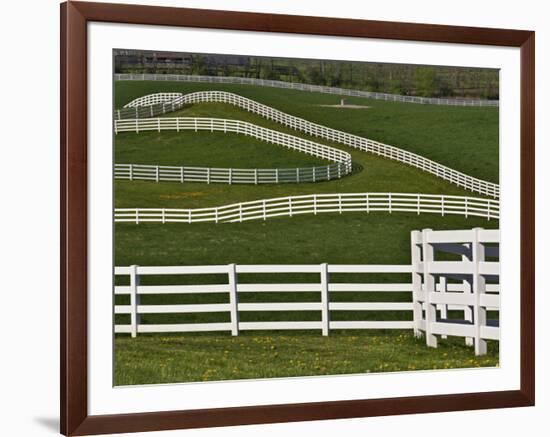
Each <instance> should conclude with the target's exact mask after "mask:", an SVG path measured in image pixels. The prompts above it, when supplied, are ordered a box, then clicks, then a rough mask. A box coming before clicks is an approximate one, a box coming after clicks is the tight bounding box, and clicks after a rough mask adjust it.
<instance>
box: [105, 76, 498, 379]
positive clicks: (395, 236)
mask: <svg viewBox="0 0 550 437" xmlns="http://www.w3.org/2000/svg"><path fill="white" fill-rule="evenodd" d="M199 89H226V90H228V91H232V92H236V93H239V94H241V95H244V96H247V97H250V98H253V99H255V100H258V101H260V102H262V103H265V104H268V105H271V106H274V107H276V108H278V109H281V110H284V111H285V112H288V113H290V114H293V115H298V116H302V117H304V118H306V119H308V120H311V121H316V122H320V123H323V124H326V125H328V126H331V127H335V128H339V129H342V130H345V131H349V132H354V133H357V134H360V135H364V136H368V137H370V138H373V139H378V140H380V141H384V142H387V143H389V144H393V145H396V146H399V147H402V148H404V149H408V150H411V151H415V152H417V153H420V154H422V155H424V156H427V157H430V158H432V159H435V160H437V161H439V162H441V163H445V164H447V165H449V166H450V167H452V168H455V169H458V170H461V171H464V172H465V173H467V174H471V175H473V176H478V177H481V178H483V179H487V180H494V181H496V180H498V168H497V163H498V159H497V158H496V156H498V154H497V155H495V153H498V110H497V109H494V108H455V107H432V106H422V105H410V104H398V103H387V102H380V101H371V100H366V99H351V98H350V99H348V101H349V103H360V104H367V105H369V106H371V107H370V108H369V109H364V110H350V109H348V110H341V109H333V108H324V107H321V106H319V105H321V104H331V103H337V101H338V98H337V97H336V96H328V95H323V94H315V93H306V92H298V91H287V90H278V89H269V88H260V87H251V86H221V85H212V86H211V85H207V84H205V85H199V84H183V83H173V84H171V83H160V82H143V83H142V82H117V84H116V102H117V107H120V106H122V104H123V103H126V102H128V101H129V100H131V99H133V98H135V97H139V96H142V95H145V94H148V93H153V92H160V91H181V92H191V91H195V90H199ZM167 116H191V117H193V116H206V117H222V118H235V119H241V120H246V121H251V122H253V123H256V124H259V125H262V126H265V127H269V128H271V129H277V130H280V131H283V132H290V133H292V134H293V135H297V136H301V137H306V138H308V136H307V135H305V134H301V133H299V132H296V131H292V130H289V129H287V128H284V127H282V126H280V125H278V124H276V123H273V122H270V121H268V120H265V119H263V118H261V117H258V116H256V115H254V114H250V113H247V112H245V111H242V110H240V109H238V108H235V107H233V106H230V105H223V104H215V103H208V104H197V105H191V106H188V107H185V108H183V109H182V110H180V111H178V112H177V113H173V114H167ZM314 140H315V141H319V142H322V143H324V144H328V145H331V146H334V147H338V148H341V149H343V150H346V151H348V152H350V153H351V154H352V158H353V163H354V171H353V173H352V174H351V175H349V176H346V177H344V178H342V179H340V180H337V181H329V182H322V183H311V184H284V185H257V186H255V185H231V186H230V185H225V184H211V185H209V184H197V183H185V184H179V183H167V182H162V183H154V182H145V181H116V183H115V206H116V207H163V208H199V207H208V206H218V205H223V204H228V203H233V202H243V201H248V200H255V199H262V198H270V197H279V196H289V195H300V194H312V193H337V192H369V191H370V192H376V191H379V192H388V191H393V192H419V193H434V194H456V195H472V194H471V193H469V192H466V191H464V190H462V189H459V188H457V187H455V186H453V185H451V184H449V183H447V182H445V181H443V180H441V179H438V178H436V177H434V176H431V175H429V174H427V173H424V172H422V171H420V170H417V169H414V168H412V167H409V166H406V165H403V164H400V163H398V162H395V161H390V160H387V159H384V158H380V157H377V156H374V155H370V154H367V153H365V152H361V151H357V150H355V149H350V148H347V147H345V146H342V145H338V144H334V143H331V142H328V141H322V140H319V139H314ZM495 150H496V152H495ZM438 157H442V158H444V159H439V158H438ZM115 162H117V163H139V164H157V165H193V166H215V167H239V168H254V167H263V168H274V167H279V168H285V167H286V168H290V167H296V166H303V167H306V166H313V165H319V164H325V163H326V161H325V162H324V161H322V160H319V159H317V158H314V157H310V156H308V155H305V154H301V153H298V152H293V151H289V150H286V149H284V148H281V147H279V146H277V145H272V144H266V143H262V142H259V141H256V140H254V139H250V138H246V137H244V136H240V135H239V136H238V135H228V134H221V133H208V132H199V133H194V132H180V133H173V132H162V133H160V134H159V133H157V132H148V133H140V134H134V133H125V134H119V135H117V136H116V140H115ZM243 163H245V164H243ZM475 196H476V197H479V196H477V195H475ZM478 226H479V227H485V228H496V227H498V221H487V220H485V219H479V218H471V217H470V218H464V217H459V216H445V217H440V216H438V215H431V214H430V215H428V214H425V215H418V216H417V215H414V214H403V213H394V214H388V213H373V214H366V213H345V214H342V215H339V214H323V215H319V216H298V217H293V218H276V219H270V220H268V221H266V222H263V221H252V222H245V223H234V224H212V223H209V224H207V223H205V224H200V223H198V224H193V225H187V224H165V225H162V224H140V225H135V224H132V223H117V224H116V225H115V245H114V246H115V247H114V250H115V265H130V264H138V265H200V264H228V263H241V264H296V263H300V264H304V263H322V262H328V263H335V264H362V263H365V264H408V263H410V231H411V230H414V229H423V228H433V229H464V228H472V227H478ZM251 276H253V277H251ZM276 276H277V277H276V278H275V275H249V276H241V275H239V278H238V280H239V282H277V281H283V282H290V281H293V282H304V281H310V280H312V277H311V275H298V274H294V275H276ZM317 276H318V275H317ZM313 280H315V279H313ZM225 281H226V278H225V277H224V275H210V276H201V277H199V276H189V277H185V278H182V277H177V276H175V277H174V276H164V277H162V278H159V277H144V278H143V279H142V284H144V285H147V284H148V283H155V284H159V283H164V284H170V283H178V284H183V283H224V282H225ZM331 281H335V282H342V281H345V282H358V281H361V282H384V281H392V282H407V281H410V275H395V274H393V275H372V274H371V275H341V276H338V275H333V276H332V277H331ZM117 283H118V284H123V283H126V282H125V279H124V278H117ZM227 299H228V297H227V295H225V294H210V295H202V296H200V297H197V295H177V296H173V295H161V296H143V297H142V303H143V304H185V303H199V302H200V303H222V302H227ZM318 300H319V296H318V293H299V294H292V293H261V294H260V293H247V294H245V295H243V296H242V298H241V302H278V301H279V302H280V301H286V302H289V301H298V302H307V301H318ZM331 300H340V301H347V302H349V301H386V302H387V301H390V300H392V301H393V300H395V301H408V300H410V294H407V293H392V294H388V293H384V294H382V293H363V294H359V293H339V294H335V295H334V296H331ZM116 301H117V303H119V304H125V303H127V298H125V297H122V296H117V299H116ZM240 317H241V320H243V321H252V320H304V321H305V320H320V314H319V312H316V311H293V312H262V313H255V312H246V313H244V312H243V313H241V315H240ZM331 318H332V319H333V320H359V319H361V320H388V319H392V320H411V318H412V314H411V312H410V311H400V312H379V311H378V312H374V311H370V312H368V311H349V312H344V311H332V312H331ZM116 320H117V323H127V322H128V319H127V317H126V316H117V318H116ZM227 320H228V314H223V313H221V314H204V313H203V314H186V315H181V314H161V315H158V314H147V315H143V316H142V321H143V322H144V323H193V322H224V321H227ZM495 365H498V343H494V342H491V344H490V348H489V354H488V355H487V356H486V357H482V358H475V357H474V354H473V350H472V348H467V347H466V346H464V342H463V340H460V339H449V340H445V341H443V342H442V346H441V347H440V348H438V349H428V348H427V347H426V346H425V344H424V343H423V342H422V341H420V340H416V339H414V338H413V337H412V333H411V332H408V331H342V332H338V331H336V332H331V335H330V336H329V337H328V338H327V337H322V336H321V335H320V332H314V331H310V332H303V331H291V332H277V331H270V332H246V333H242V334H241V335H239V337H236V338H233V337H231V336H230V335H226V334H213V333H208V334H178V335H163V334H155V335H141V334H140V335H139V336H138V337H137V338H134V339H131V338H129V337H128V336H126V335H117V337H116V339H115V384H116V385H128V384H144V383H163V382H165V383H167V382H185V381H206V380H221V379H246V378H264V377H284V376H301V375H326V374H343V373H364V372H380V371H405V370H415V369H433V368H439V369H444V368H457V367H478V366H495Z"/></svg>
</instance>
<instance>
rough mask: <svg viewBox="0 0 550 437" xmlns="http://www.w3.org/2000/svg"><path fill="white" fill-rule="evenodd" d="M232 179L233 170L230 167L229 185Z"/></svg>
mask: <svg viewBox="0 0 550 437" xmlns="http://www.w3.org/2000/svg"><path fill="white" fill-rule="evenodd" d="M232 179H233V169H232V168H231V167H229V185H231V181H232Z"/></svg>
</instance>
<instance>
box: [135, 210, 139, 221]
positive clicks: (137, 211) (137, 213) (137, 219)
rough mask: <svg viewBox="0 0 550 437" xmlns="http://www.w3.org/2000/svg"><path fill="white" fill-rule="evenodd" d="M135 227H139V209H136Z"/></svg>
mask: <svg viewBox="0 0 550 437" xmlns="http://www.w3.org/2000/svg"><path fill="white" fill-rule="evenodd" d="M135 212H136V225H139V209H137V208H136V211H135Z"/></svg>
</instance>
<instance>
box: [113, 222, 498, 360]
mask: <svg viewBox="0 0 550 437" xmlns="http://www.w3.org/2000/svg"><path fill="white" fill-rule="evenodd" d="M473 231H474V233H475V234H477V235H478V237H479V238H478V240H474V242H475V241H477V242H478V243H479V244H487V242H494V241H495V240H498V235H499V232H498V230H496V231H495V230H488V231H485V230H481V229H477V230H473ZM438 232H439V233H438V235H436V233H433V232H432V231H430V230H425V231H423V232H419V231H413V232H412V233H411V249H412V252H413V258H412V263H411V264H405V265H362V264H356V265H342V264H327V263H322V264H302V265H240V264H228V265H210V266H208V265H206V266H136V265H133V266H128V267H115V276H117V277H119V278H122V277H126V278H129V280H127V281H126V283H129V285H117V286H115V295H116V296H125V297H126V299H127V301H126V303H122V304H121V303H116V304H115V314H116V315H126V316H129V318H128V319H127V320H126V323H123V322H122V321H120V320H119V321H118V322H116V324H115V333H128V334H131V335H132V336H133V337H135V336H136V335H137V334H138V333H155V332H200V331H212V332H214V331H227V332H231V333H232V335H238V334H239V332H240V331H246V330H293V329H302V330H319V331H321V333H322V334H323V335H325V336H327V335H329V332H330V331H331V330H335V329H412V330H413V331H414V332H415V334H417V335H418V333H420V332H426V335H427V336H435V335H441V336H442V337H446V336H462V337H467V339H466V342H467V344H469V345H472V344H473V343H474V341H475V342H476V345H477V344H478V343H479V342H481V341H486V340H487V339H490V340H498V339H499V329H498V326H497V327H495V325H494V324H491V323H489V322H488V321H487V320H484V321H483V323H482V322H481V318H479V317H478V316H476V314H478V313H476V311H479V308H482V309H483V311H487V310H491V311H495V312H497V311H499V309H500V299H499V293H500V285H499V284H498V283H495V282H494V281H493V283H486V284H485V283H484V293H483V295H479V294H476V293H475V292H472V287H471V282H469V281H467V280H462V279H463V277H462V276H460V277H459V279H460V280H458V281H457V280H456V278H457V272H458V271H459V270H460V271H461V272H462V273H461V274H462V275H464V274H466V273H464V272H468V273H467V274H470V273H471V272H472V271H474V272H477V271H480V272H482V274H483V275H486V276H495V275H496V274H497V273H496V272H498V269H499V263H498V262H494V261H493V262H491V263H489V264H488V263H487V262H486V261H481V260H480V259H478V258H477V257H475V256H474V260H473V261H464V262H462V263H461V264H462V266H461V267H459V266H458V264H459V263H457V262H454V263H453V262H441V261H438V262H435V261H430V265H432V266H433V265H435V266H436V268H435V269H432V270H433V272H437V276H435V275H433V272H432V273H430V274H428V273H426V272H425V270H424V269H426V268H428V267H426V263H425V261H424V260H423V259H422V260H420V261H419V258H418V256H416V255H415V251H416V252H419V253H421V252H422V251H423V250H424V251H425V250H426V248H422V247H421V246H422V245H425V244H430V245H434V246H436V247H437V248H438V249H443V250H447V251H448V250H450V251H451V252H453V253H460V254H462V255H465V256H467V253H466V252H467V251H468V247H467V245H465V244H463V243H459V241H460V242H462V241H464V237H465V236H466V238H467V236H468V233H471V232H472V231H469V230H465V231H438ZM428 234H430V235H429V236H428ZM427 236H428V237H427ZM426 237H427V238H426ZM430 238H432V240H431V242H430ZM443 241H445V242H443ZM426 253H428V257H431V255H430V254H429V252H426ZM485 253H486V254H487V256H497V255H498V247H494V246H493V247H486V248H485ZM258 274H267V275H268V276H267V277H269V278H271V279H269V282H266V279H265V277H263V281H262V282H251V281H250V279H248V278H249V277H248V275H256V276H253V277H256V278H257V277H258V276H257V275H258ZM288 274H291V275H295V274H305V275H306V276H307V277H308V278H310V279H309V280H308V281H304V280H303V279H302V281H301V282H297V283H296V282H289V281H288V279H287V278H286V277H285V276H282V277H281V276H278V275H288ZM335 274H336V275H338V278H337V279H338V280H333V278H334V275H335ZM350 274H351V275H355V277H354V276H347V275H350ZM357 274H359V275H361V274H384V277H386V278H388V277H389V278H391V279H386V280H385V281H386V282H357V279H358V278H363V277H364V276H360V277H358V276H356V275H357ZM403 274H412V282H398V281H400V280H401V281H402V276H403ZM201 275H203V276H205V277H206V278H207V281H206V282H209V283H204V281H198V282H199V283H194V284H189V283H186V282H188V281H185V280H182V279H181V278H183V277H185V276H187V277H189V276H192V277H193V278H198V277H200V276H201ZM312 275H313V276H312ZM393 275H401V278H399V277H397V276H393ZM151 276H152V277H154V278H155V279H154V280H153V281H150V280H147V281H146V280H145V279H146V277H151ZM166 277H168V278H171V277H178V278H180V279H179V281H178V282H183V284H181V285H180V284H179V283H176V284H174V283H169V284H167V283H165V281H164V280H163V279H162V278H166ZM423 277H425V278H428V279H427V280H425V281H423V279H422V278H423ZM214 278H217V279H214ZM275 278H276V279H275ZM142 279H143V281H142ZM453 279H455V281H454V282H452V280H453ZM197 280H198V279H193V280H192V281H197ZM361 280H362V281H363V280H364V279H361ZM350 281H351V282H350ZM163 282H164V283H163ZM214 282H215V283H214ZM144 283H145V284H144ZM473 283H476V282H475V281H473ZM423 284H426V285H424V286H423ZM428 289H429V290H431V291H428ZM270 293H278V294H279V295H280V294H281V293H283V294H285V295H287V294H288V296H289V299H288V300H283V301H281V298H280V297H279V298H278V299H277V302H273V301H272V300H270V299H269V295H270ZM305 293H309V295H311V293H318V300H315V301H311V298H309V299H308V301H303V300H304V299H301V300H302V301H300V299H299V296H301V295H304V294H305ZM340 293H346V294H348V293H355V297H354V298H353V301H342V299H338V298H337V296H338V295H339V294H340ZM373 293H375V294H376V295H374V294H373ZM386 293H390V294H394V293H401V294H400V295H399V297H398V296H395V295H394V296H395V298H391V299H389V295H388V298H385V297H384V295H385V294H386ZM211 294H216V295H218V296H222V297H223V296H225V299H223V302H221V303H212V300H211V299H203V298H202V296H205V295H211ZM250 294H254V295H256V297H255V298H254V302H242V300H246V299H242V297H243V296H245V295H250ZM357 294H359V295H360V296H364V298H363V299H362V300H358V295H357ZM154 295H188V296H189V295H192V296H194V299H195V300H194V301H193V303H186V304H154V303H152V302H154V300H151V298H150V297H151V296H154ZM142 296H149V299H148V301H149V304H146V305H144V304H142V303H141V302H140V300H141V297H142ZM260 296H266V298H265V299H262V298H260ZM369 296H371V297H372V298H369ZM291 297H292V298H293V299H290V298H291ZM128 298H129V299H128ZM373 298H374V299H373ZM384 299H386V301H385V300H384ZM297 300H298V301H297ZM188 302H190V301H189V300H188ZM295 311H304V312H312V311H313V312H317V314H318V315H319V317H318V319H317V320H315V321H311V320H309V321H299V320H296V317H294V320H293V321H267V320H265V318H263V317H262V313H263V312H269V313H273V312H278V313H286V314H289V313H291V312H295ZM351 311H356V312H363V313H362V314H363V315H362V316H360V317H359V319H357V318H355V319H354V320H337V317H335V312H340V313H341V312H351ZM453 311H454V312H464V318H465V320H464V321H457V320H450V319H448V318H447V314H448V312H453ZM251 312H254V313H256V315H255V318H256V320H250V318H248V320H247V321H241V320H240V316H241V315H242V314H243V313H251ZM364 312H369V313H370V312H377V313H379V312H391V313H387V314H388V315H389V317H385V318H384V319H385V320H372V318H370V317H368V316H365V315H364V314H365V313H364ZM437 312H439V313H440V314H441V318H436V314H437ZM197 313H209V314H215V313H218V314H219V313H223V314H226V315H227V316H228V317H226V318H225V320H228V321H223V322H215V323H202V322H200V321H198V322H197V321H194V322H191V323H190V322H186V321H183V322H181V321H178V322H177V323H174V321H173V319H172V321H171V322H170V321H169V322H168V323H159V321H160V320H159V319H156V320H154V321H153V322H151V321H146V320H143V319H142V316H147V315H149V314H156V315H163V314H166V315H168V314H171V315H173V314H183V315H187V314H197ZM403 313H405V317H401V316H399V314H403ZM423 313H426V317H425V318H424V316H423V315H422V314H423ZM407 315H410V318H409V319H407V318H406V316H407ZM432 317H433V319H432ZM211 320H212V319H211ZM470 337H471V338H470ZM479 344H481V343H479ZM428 345H429V346H433V347H436V346H437V342H436V343H435V344H434V343H430V342H428ZM475 350H476V354H478V355H479V354H483V353H485V351H484V350H483V349H479V348H478V346H476V349H475Z"/></svg>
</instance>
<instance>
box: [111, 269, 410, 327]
mask: <svg viewBox="0 0 550 437" xmlns="http://www.w3.org/2000/svg"><path fill="white" fill-rule="evenodd" d="M381 272H382V273H395V274H399V273H410V272H411V266H410V265H333V264H307V265H236V264H229V265H213V266H168V267H167V266H164V267H142V266H135V265H134V266H129V267H116V268H115V275H117V276H129V277H130V285H125V286H116V287H115V295H129V296H130V303H129V304H128V305H115V314H129V315H130V323H129V324H116V325H115V333H130V334H131V335H132V336H134V337H135V336H136V335H137V334H138V333H146V332H199V331H231V333H232V334H233V335H238V333H239V331H247V330H291V329H316V330H320V331H321V332H322V334H323V335H329V331H330V330H334V329H412V328H413V322H412V315H411V319H410V320H408V321H403V320H390V321H376V320H368V321H367V320H365V321H361V320H349V321H337V320H331V317H330V312H331V311H408V312H412V309H413V305H412V302H411V300H410V297H408V298H407V299H406V301H402V302H395V301H392V302H340V301H338V302H333V301H331V297H330V296H331V294H333V293H341V292H354V293H373V292H383V293H396V292H403V291H405V292H410V291H411V284H410V283H383V284H380V283H342V282H331V280H330V275H331V274H333V273H352V274H353V273H381ZM258 273H273V274H288V273H310V274H311V273H314V274H318V275H319V277H318V280H317V281H315V282H309V283H249V282H240V281H239V280H238V278H239V279H240V278H242V276H243V275H247V274H258ZM220 274H222V275H224V276H225V277H226V281H225V282H224V283H222V284H197V285H141V284H140V278H141V277H143V276H146V275H157V276H167V275H220ZM237 275H238V276H237ZM273 292H276V293H289V295H293V296H295V295H296V294H298V295H299V294H300V293H305V292H309V293H311V292H315V293H319V300H318V301H317V302H296V301H295V300H292V301H291V302H265V303H258V302H254V303H241V302H239V296H242V295H243V294H247V293H273ZM208 293H227V294H228V299H227V303H215V304H212V303H209V304H184V305H158V304H157V305H142V304H141V303H140V297H141V296H142V295H161V294H162V295H167V294H174V295H175V294H180V295H182V294H194V295H197V296H200V295H203V294H208ZM251 311H253V312H262V311H277V312H290V311H317V312H319V313H320V316H321V317H320V320H319V321H262V320H258V321H246V322H243V321H239V313H243V312H251ZM168 313H171V314H173V313H178V314H179V313H181V314H189V313H226V314H229V315H230V321H229V322H223V323H178V324H150V323H142V322H141V319H140V315H143V314H168Z"/></svg>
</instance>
